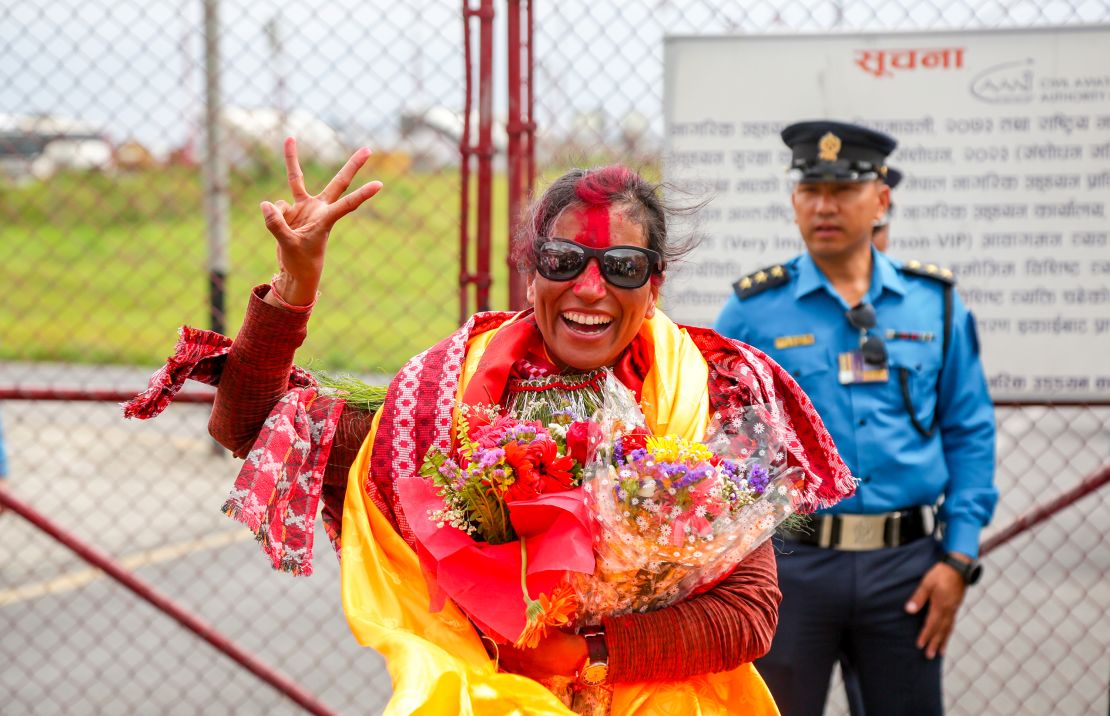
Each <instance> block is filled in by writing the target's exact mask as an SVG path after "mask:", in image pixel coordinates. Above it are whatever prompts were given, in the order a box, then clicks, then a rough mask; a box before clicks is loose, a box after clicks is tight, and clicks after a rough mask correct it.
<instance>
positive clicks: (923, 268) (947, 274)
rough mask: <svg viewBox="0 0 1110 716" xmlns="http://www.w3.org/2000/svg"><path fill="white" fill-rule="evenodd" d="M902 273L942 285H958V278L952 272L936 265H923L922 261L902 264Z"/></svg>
mask: <svg viewBox="0 0 1110 716" xmlns="http://www.w3.org/2000/svg"><path fill="white" fill-rule="evenodd" d="M902 272H903V273H908V274H912V275H914V276H924V277H925V278H931V279H934V280H937V281H940V282H941V283H946V284H949V285H953V284H955V283H956V276H955V274H953V273H952V272H951V271H950V270H948V269H946V268H941V267H940V266H937V265H936V264H923V263H921V262H920V261H907V262H906V263H904V264H902Z"/></svg>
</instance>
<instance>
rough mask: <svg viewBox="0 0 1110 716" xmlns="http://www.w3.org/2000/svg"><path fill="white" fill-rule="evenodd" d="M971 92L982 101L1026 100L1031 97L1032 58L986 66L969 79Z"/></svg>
mask: <svg viewBox="0 0 1110 716" xmlns="http://www.w3.org/2000/svg"><path fill="white" fill-rule="evenodd" d="M971 94H972V96H974V97H976V98H977V99H981V100H983V101H984V102H991V103H996V104H998V103H1003V102H1028V101H1030V100H1031V99H1033V60H1031V59H1029V60H1017V61H1015V62H1004V63H1002V64H1001V65H995V66H994V67H988V68H987V69H985V70H983V71H982V72H980V73H979V74H978V75H976V77H975V79H973V80H972V81H971Z"/></svg>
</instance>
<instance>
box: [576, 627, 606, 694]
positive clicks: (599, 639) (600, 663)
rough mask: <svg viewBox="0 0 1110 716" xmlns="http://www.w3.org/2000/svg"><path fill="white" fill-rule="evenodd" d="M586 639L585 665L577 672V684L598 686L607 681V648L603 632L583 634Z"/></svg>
mask: <svg viewBox="0 0 1110 716" xmlns="http://www.w3.org/2000/svg"><path fill="white" fill-rule="evenodd" d="M582 636H583V637H585V639H586V653H587V654H588V656H586V663H584V664H582V668H581V669H579V670H578V682H579V683H581V684H585V685H586V686H600V685H601V684H604V683H605V682H607V681H608V680H609V647H608V646H606V644H605V632H603V631H595V632H589V633H587V634H583V635H582Z"/></svg>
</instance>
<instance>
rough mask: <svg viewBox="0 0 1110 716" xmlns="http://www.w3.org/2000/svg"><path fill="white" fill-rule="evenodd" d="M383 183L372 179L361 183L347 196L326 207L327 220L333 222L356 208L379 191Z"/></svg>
mask: <svg viewBox="0 0 1110 716" xmlns="http://www.w3.org/2000/svg"><path fill="white" fill-rule="evenodd" d="M382 186H383V184H382V183H381V182H380V181H372V182H369V183H367V184H363V185H362V186H360V187H359V188H358V189H355V190H354V191H352V192H351V193H350V194H348V195H347V196H345V197H343V198H341V199H339V200H338V201H336V202H334V203H333V204H331V205H330V206H329V207H328V221H329V223H332V224H334V223H335V222H336V221H339V220H340V219H342V218H343V217H344V216H346V215H347V214H350V213H351V212H352V211H354V210H355V209H357V208H358V207H360V206H361V205H362V202H364V201H366V200H367V199H369V198H370V197H372V196H374V195H375V194H377V193H378V192H379V191H381V189H382Z"/></svg>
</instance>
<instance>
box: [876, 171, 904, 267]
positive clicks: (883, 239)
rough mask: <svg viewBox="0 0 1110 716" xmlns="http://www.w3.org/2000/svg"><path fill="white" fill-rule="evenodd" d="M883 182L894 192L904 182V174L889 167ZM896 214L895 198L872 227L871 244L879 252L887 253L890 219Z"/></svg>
mask: <svg viewBox="0 0 1110 716" xmlns="http://www.w3.org/2000/svg"><path fill="white" fill-rule="evenodd" d="M883 181H884V182H885V183H886V185H887V186H888V187H890V189H891V193H892V194H893V190H894V188H895V187H896V186H898V184H899V183H900V182H901V181H902V172H900V171H898V170H897V169H895V168H894V167H887V168H886V174H884V175H883ZM893 213H894V198H893V197H891V199H890V204H889V205H888V206H887V208H886V211H884V212H883V216H882V218H880V219H879V220H878V221H876V222H875V224H874V226H872V227H871V243H873V244H875V248H877V249H878V250H879V251H886V250H887V247H889V246H890V217H891V215H892V214H893Z"/></svg>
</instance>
